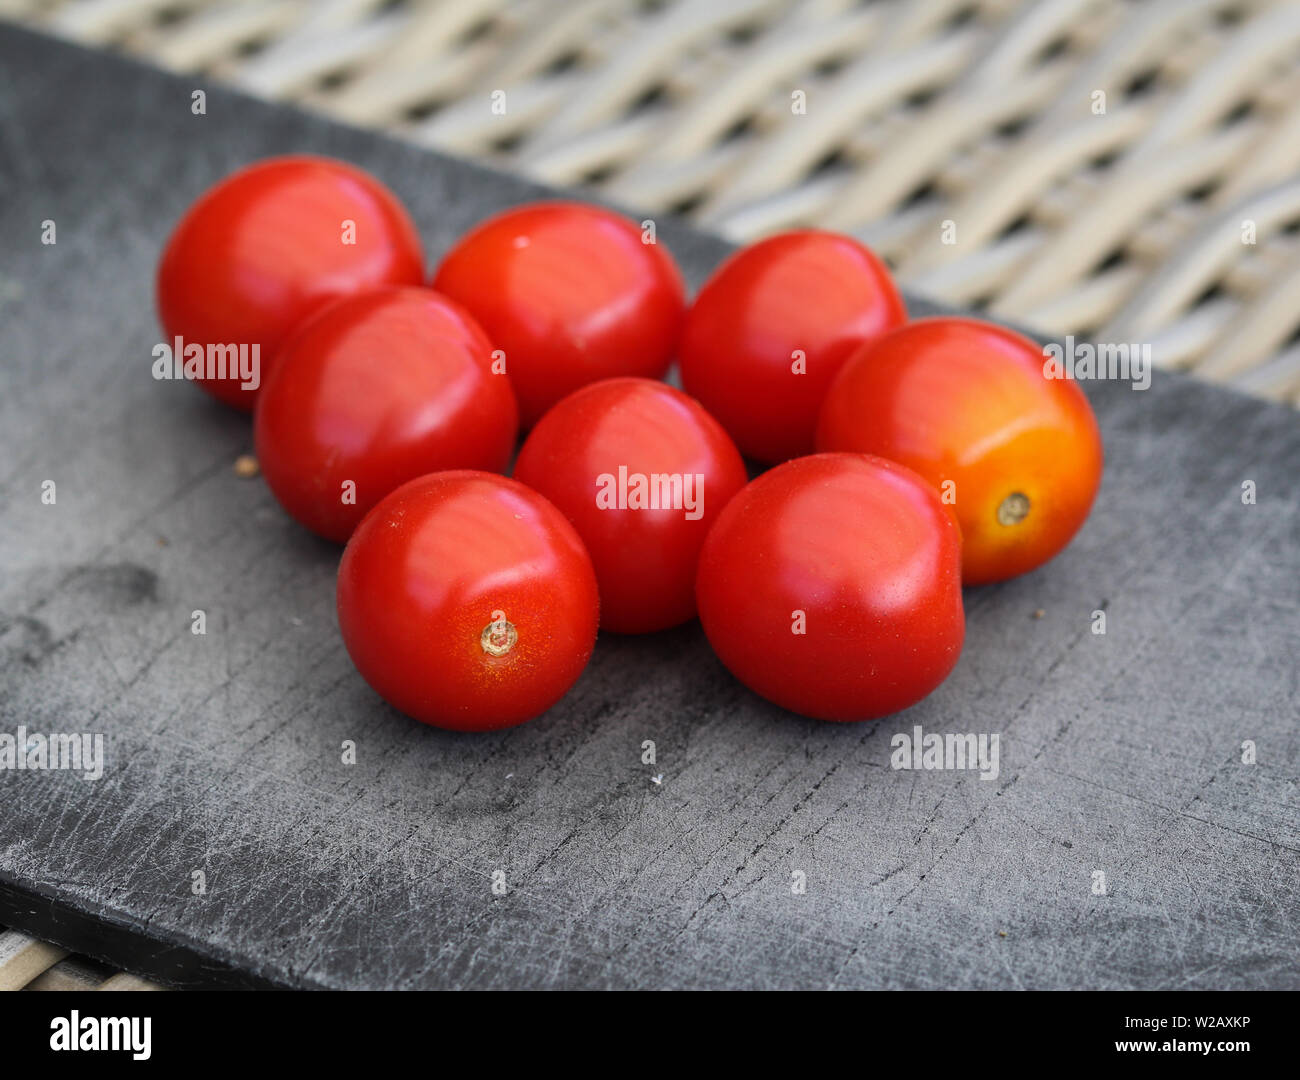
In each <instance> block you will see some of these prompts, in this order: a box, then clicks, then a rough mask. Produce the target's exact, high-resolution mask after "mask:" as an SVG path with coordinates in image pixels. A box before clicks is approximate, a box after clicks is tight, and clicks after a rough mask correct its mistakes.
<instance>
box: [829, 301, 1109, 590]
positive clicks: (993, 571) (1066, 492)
mask: <svg viewBox="0 0 1300 1080" xmlns="http://www.w3.org/2000/svg"><path fill="white" fill-rule="evenodd" d="M1043 364H1044V356H1043V350H1042V348H1041V347H1040V346H1038V345H1036V344H1035V343H1034V342H1032V341H1030V340H1029V339H1028V338H1026V337H1023V336H1021V335H1020V334H1017V333H1015V332H1014V331H1011V330H1007V329H1004V328H1003V327H1000V326H994V325H991V324H989V323H984V322H980V321H978V320H975V319H963V318H955V317H944V318H934V319H921V320H919V321H917V322H914V323H911V324H909V325H908V326H905V327H903V328H902V329H901V330H895V331H894V332H893V333H892V334H889V335H887V336H886V337H883V338H881V339H880V340H879V341H877V342H874V343H872V344H869V345H867V346H864V347H863V348H862V349H861V350H860V351H859V352H858V353H857V354H856V355H855V356H854V357H853V358H852V359H851V360H850V361H849V363H848V364H846V365H845V367H844V370H843V371H842V372H840V375H839V377H838V378H837V379H836V381H835V383H834V385H833V386H832V387H831V390H830V392H829V394H827V397H826V403H825V406H824V407H823V409H822V414H821V420H820V423H819V425H818V431H817V447H818V449H819V450H856V451H861V452H863V453H869V454H879V455H881V456H882V457H887V458H889V459H890V460H892V461H898V462H902V463H903V464H904V465H907V466H908V467H909V468H911V469H914V470H915V471H916V472H918V473H920V474H921V475H922V476H924V477H925V478H926V479H927V480H928V481H930V483H931V484H933V485H935V486H936V487H937V488H939V490H940V491H941V492H943V493H944V499H945V502H946V503H947V504H948V507H949V511H950V512H951V513H953V514H954V516H955V518H956V520H957V521H958V523H959V524H960V526H961V531H962V537H963V554H962V575H963V577H964V579H965V582H966V584H968V585H981V584H985V583H987V582H991V581H1002V580H1004V579H1006V578H1010V577H1014V576H1015V575H1017V574H1023V573H1025V572H1026V571H1028V570H1032V569H1034V567H1036V566H1040V565H1042V564H1043V563H1045V562H1046V561H1047V560H1048V559H1050V558H1052V556H1054V555H1056V554H1057V553H1058V552H1059V551H1060V550H1061V549H1062V548H1064V547H1065V545H1066V544H1068V543H1069V542H1070V539H1071V538H1072V537H1073V536H1074V534H1075V533H1076V532H1078V530H1079V527H1080V526H1081V525H1082V524H1083V522H1084V519H1085V518H1087V516H1088V511H1089V509H1090V508H1091V507H1092V501H1093V499H1094V497H1095V496H1096V494H1097V488H1098V486H1099V485H1100V484H1101V469H1102V447H1101V435H1100V433H1099V432H1098V430H1097V420H1096V418H1095V417H1094V416H1093V413H1092V408H1091V406H1089V404H1088V399H1087V398H1086V397H1085V396H1084V394H1083V392H1082V391H1081V390H1080V389H1079V387H1078V386H1077V385H1075V383H1074V382H1073V381H1071V380H1067V379H1050V378H1047V377H1045V375H1044V369H1043Z"/></svg>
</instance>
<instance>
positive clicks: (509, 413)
mask: <svg viewBox="0 0 1300 1080" xmlns="http://www.w3.org/2000/svg"><path fill="white" fill-rule="evenodd" d="M517 432H518V414H517V411H516V408H515V400H514V394H513V392H512V391H511V389H510V382H509V380H508V379H507V378H506V376H505V375H504V374H503V373H501V372H498V371H494V370H493V366H492V346H491V345H490V344H489V342H488V340H487V337H486V336H485V335H484V333H483V331H482V330H481V329H480V328H479V326H478V325H477V324H476V323H475V322H474V320H473V319H472V318H471V317H470V316H469V314H468V312H466V311H465V310H464V309H463V308H461V307H460V306H459V305H457V304H455V303H453V302H452V301H451V300H448V299H447V298H446V297H444V296H439V295H438V294H437V293H435V292H434V291H433V290H431V289H426V288H421V287H412V286H408V287H405V288H398V287H389V288H384V289H376V290H372V291H370V292H365V293H360V294H358V295H356V296H352V297H348V298H346V299H343V300H338V301H335V302H334V303H333V304H331V305H329V306H328V307H327V308H325V309H324V310H323V311H321V312H319V313H318V314H317V315H315V316H314V317H313V318H311V319H309V320H308V321H307V322H306V323H305V324H304V325H303V326H301V327H300V328H299V330H298V331H297V332H296V333H295V334H294V335H293V336H292V337H290V339H289V340H288V341H287V342H286V343H285V345H284V347H283V348H282V350H281V353H280V356H279V359H278V362H277V363H276V365H275V368H274V370H273V371H272V372H271V373H270V376H269V377H268V378H267V381H266V385H265V386H264V387H263V388H262V392H261V395H260V397H259V398H258V402H257V411H256V415H255V417H254V424H253V433H254V439H255V443H256V449H257V459H258V462H259V464H260V465H261V468H262V473H263V475H264V476H265V477H266V481H267V483H268V484H269V485H270V487H271V491H272V492H273V493H274V494H275V497H276V498H277V499H278V500H279V501H280V504H281V505H282V506H283V507H284V508H285V509H286V510H287V511H288V512H289V513H290V514H291V515H292V516H293V517H294V518H295V519H296V520H297V521H299V522H301V523H302V524H303V525H305V526H306V527H307V528H309V529H311V530H312V531H313V532H316V533H319V534H320V535H321V536H324V537H326V538H328V539H330V540H337V541H340V542H342V541H344V540H346V539H347V538H348V537H349V536H350V535H351V534H352V530H353V529H354V528H356V526H357V524H358V523H359V522H360V521H361V519H362V517H364V516H365V514H366V512H367V511H369V510H370V508H371V507H373V506H374V505H375V504H376V503H378V502H379V500H380V499H382V498H383V497H384V496H385V495H387V494H388V493H389V492H391V491H393V490H394V489H395V488H397V487H399V486H400V485H402V484H404V483H405V482H406V481H408V480H413V479H414V478H415V477H417V476H421V475H423V474H424V473H430V472H436V471H438V470H440V469H479V470H484V471H489V472H504V471H505V469H506V466H507V465H508V464H509V463H510V455H511V453H512V452H513V450H514V445H515V437H516V435H517Z"/></svg>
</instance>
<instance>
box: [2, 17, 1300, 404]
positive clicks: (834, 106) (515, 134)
mask: <svg viewBox="0 0 1300 1080" xmlns="http://www.w3.org/2000/svg"><path fill="white" fill-rule="evenodd" d="M0 13H2V14H7V15H9V16H11V17H15V18H18V19H20V20H22V21H25V22H28V23H29V24H32V25H35V26H38V27H42V28H44V29H47V30H50V31H53V32H55V33H58V34H61V35H65V36H67V37H70V38H73V39H76V40H78V41H82V42H86V43H92V44H96V45H102V46H104V47H109V48H114V49H120V50H122V51H124V52H127V53H130V54H134V55H136V56H139V57H142V58H145V59H148V60H149V61H151V62H153V63H156V64H159V65H162V66H165V67H168V68H172V69H175V70H177V71H183V72H202V73H204V75H205V76H211V77H215V78H220V79H222V80H225V81H227V82H230V83H233V84H235V85H237V86H240V87H243V88H244V89H246V90H249V91H251V92H253V93H255V94H258V95H261V96H264V97H268V98H274V99H282V100H287V101H294V102H297V103H300V104H303V105H306V106H309V107H311V108H316V109H320V110H322V111H324V112H327V113H329V114H332V115H334V116H336V117H340V118H342V119H344V120H348V121H350V122H353V123H357V124H362V125H372V126H375V127H381V128H386V129H388V130H390V131H393V132H396V133H398V134H400V135H402V136H404V137H406V138H409V139H411V140H413V141H415V142H417V143H421V144H424V145H428V146H435V147H438V148H440V149H445V150H450V151H452V152H455V153H459V154H463V155H469V156H475V157H479V158H484V159H487V160H490V161H492V162H494V163H495V164H498V165H500V166H502V167H504V168H506V169H510V170H514V171H517V172H522V173H526V174H528V175H530V176H533V177H536V178H538V179H540V180H544V181H550V182H554V183H560V184H568V185H580V186H584V187H587V188H589V189H591V190H594V191H598V192H600V193H601V194H602V195H603V196H605V197H607V198H611V199H615V200H618V201H621V202H623V203H625V204H628V205H630V206H634V207H637V208H644V209H646V210H649V211H659V210H674V211H678V212H684V213H686V214H687V215H688V216H690V217H692V218H694V219H695V220H696V221H698V222H699V223H701V224H703V225H705V226H707V227H710V228H713V229H715V230H719V231H721V232H723V233H725V234H727V235H729V236H731V237H733V238H735V239H738V240H740V239H747V238H752V237H756V236H759V235H763V234H766V233H769V232H772V231H776V230H779V229H783V228H787V227H790V226H796V225H821V226H826V227H830V228H835V229H841V230H844V231H847V232H850V233H852V234H854V235H856V236H858V237H860V238H861V239H863V240H865V241H866V242H868V243H869V244H871V245H872V246H874V247H875V248H876V249H877V250H878V251H880V252H881V253H882V254H883V255H884V256H885V257H886V258H887V259H888V260H889V261H890V263H891V264H892V265H893V266H894V267H895V268H896V270H897V271H898V273H899V275H900V277H901V279H902V280H903V281H904V282H905V283H906V284H907V285H909V286H910V287H911V288H913V289H915V290H917V291H919V292H923V293H926V294H929V295H932V296H935V297H938V298H942V299H946V300H949V301H952V302H955V303H959V304H964V305H973V306H976V307H980V308H985V309H987V310H989V311H991V312H993V313H995V314H997V315H1001V316H1004V317H1007V318H1010V319H1014V320H1017V321H1019V322H1021V323H1024V324H1027V325H1030V326H1037V327H1040V328H1042V329H1044V330H1048V331H1051V332H1055V333H1074V334H1077V335H1090V336H1092V337H1095V338H1097V339H1099V340H1101V341H1105V342H1136V343H1144V344H1150V345H1151V346H1152V348H1153V352H1154V356H1155V359H1156V362H1157V363H1158V364H1162V365H1166V366H1171V367H1179V368H1190V369H1192V370H1194V371H1195V372H1196V373H1197V374H1199V375H1201V376H1204V377H1206V378H1210V379H1218V380H1226V381H1230V382H1233V383H1235V384H1237V385H1239V386H1241V387H1243V388H1245V389H1248V390H1251V391H1253V392H1256V393H1261V394H1265V395H1267V396H1271V397H1276V398H1281V399H1284V400H1289V401H1291V402H1293V403H1300V235H1298V234H1300V0H1232V2H1228V0H1146V2H1138V0H1127V2H1125V0H1039V2H1036V3H1026V2H1018V0H878V2H874V3H861V2H850V0H805V2H790V0H786V2H779V3H774V2H771V0H714V2H710V3H703V2H694V3H692V2H677V3H636V2H632V0H568V2H563V0H513V2H507V0H405V2H391V0H390V2H381V0H317V2H305V0H218V2H206V3H202V2H191V0H65V2H44V3H42V2H27V0H0ZM1102 95H1104V101H1103V99H1102ZM1103 107H1104V111H1101V109H1102V108H1103ZM945 222H948V223H951V224H949V226H948V229H947V232H946V233H945V231H944V223H945ZM945 239H946V240H948V241H955V242H944V241H945Z"/></svg>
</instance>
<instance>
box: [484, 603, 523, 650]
mask: <svg viewBox="0 0 1300 1080" xmlns="http://www.w3.org/2000/svg"><path fill="white" fill-rule="evenodd" d="M492 615H493V620H492V622H490V623H488V624H487V626H485V627H483V633H482V634H480V635H479V639H478V640H479V644H480V645H482V646H483V651H484V652H485V653H487V654H488V655H489V656H505V654H506V653H508V652H509V651H510V650H511V649H513V648H514V647H515V643H516V642H517V641H518V640H519V631H518V630H516V629H515V624H514V623H512V622H510V621H509V620H508V619H507V618H506V617H505V615H504V614H502V613H501V612H499V611H494V612H493V613H492Z"/></svg>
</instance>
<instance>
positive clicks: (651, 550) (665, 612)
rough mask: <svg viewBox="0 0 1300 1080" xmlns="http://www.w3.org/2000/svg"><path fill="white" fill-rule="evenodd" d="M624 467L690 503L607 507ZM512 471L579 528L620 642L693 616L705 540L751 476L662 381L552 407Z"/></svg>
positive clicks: (603, 387)
mask: <svg viewBox="0 0 1300 1080" xmlns="http://www.w3.org/2000/svg"><path fill="white" fill-rule="evenodd" d="M620 468H623V469H626V470H627V476H628V477H629V478H631V477H633V476H635V475H636V474H640V475H641V476H645V477H647V478H649V477H651V476H652V475H653V474H668V475H676V476H677V477H680V478H682V483H683V485H684V486H683V488H682V490H683V492H684V496H683V500H682V501H683V505H682V507H681V508H678V509H671V508H660V509H645V508H635V507H632V506H629V507H627V508H619V507H618V506H617V505H613V506H611V505H610V503H609V501H608V496H609V494H610V493H611V490H612V489H613V488H615V487H616V486H617V480H618V477H619V475H620V473H619V470H620ZM514 475H515V479H516V480H520V481H522V482H523V483H525V484H527V485H528V486H529V487H531V488H533V489H534V490H536V491H540V492H541V493H542V494H543V495H545V496H546V497H547V498H548V499H550V500H551V502H553V503H554V504H555V505H556V506H557V507H559V509H560V510H561V511H562V512H563V513H564V515H565V516H566V517H567V518H568V519H569V521H570V522H571V523H572V524H573V527H574V528H575V529H577V531H578V535H579V536H581V537H582V539H583V541H584V542H585V543H586V545H587V550H588V551H589V552H590V553H591V560H592V564H593V565H594V566H595V568H596V580H597V582H598V583H599V585H600V625H601V629H603V630H612V631H615V632H616V633H621V634H642V633H647V632H650V631H653V630H663V629H666V628H668V627H670V626H677V625H678V624H680V623H683V622H686V621H687V620H688V619H690V618H692V617H693V616H694V615H695V568H696V564H697V563H698V561H699V555H700V548H701V546H703V544H704V537H705V536H706V535H707V533H708V531H709V526H710V525H712V524H713V522H714V521H715V520H716V519H717V516H718V514H719V513H720V512H721V510H722V508H723V506H725V505H726V503H727V502H728V501H730V499H731V497H732V496H733V495H735V494H736V492H738V491H739V490H740V489H741V488H743V487H744V486H745V483H746V481H747V480H748V475H747V474H746V472H745V463H744V462H743V461H742V460H741V457H740V453H739V451H738V450H737V449H736V447H735V444H733V443H732V441H731V439H730V438H728V436H727V433H726V432H725V431H723V430H722V427H721V425H720V424H718V422H717V421H716V420H714V419H713V417H711V416H710V415H709V414H708V413H707V412H705V411H704V408H703V407H702V406H701V405H700V404H699V403H698V402H696V401H695V400H693V399H692V398H690V397H687V396H686V395H685V394H683V393H682V392H681V391H680V390H677V389H675V388H673V387H671V386H668V385H667V384H666V383H661V382H655V381H654V380H652V379H639V378H631V377H628V378H619V379H606V380H604V381H602V382H598V383H592V384H591V385H590V386H585V387H583V388H582V389H580V390H577V391H575V392H574V393H572V394H570V395H569V396H568V397H566V398H565V399H564V400H563V401H561V402H560V403H559V404H558V405H556V406H555V407H554V408H552V409H551V410H550V411H549V412H548V413H547V414H546V415H545V416H543V417H542V419H541V421H540V422H539V423H538V424H537V426H536V427H534V428H533V430H532V433H531V434H530V435H529V436H528V438H527V439H526V440H525V442H524V446H523V449H522V450H521V451H520V452H519V458H518V460H517V461H516V462H515V472H514ZM688 477H689V478H691V479H690V480H689V481H687V479H686V478H688ZM688 482H689V484H690V487H689V488H686V487H685V485H686V484H687V483H688ZM598 490H600V491H602V492H603V494H604V495H605V496H606V499H605V505H604V506H603V507H602V506H601V505H598V501H597V492H598ZM625 490H626V489H625ZM634 499H635V496H631V497H629V498H628V499H627V500H626V501H627V502H628V503H632V502H633V501H634ZM661 501H662V500H661ZM687 503H689V504H690V506H693V507H694V509H691V508H690V506H687ZM697 512H698V514H699V516H698V517H694V518H688V517H687V516H686V515H687V513H697Z"/></svg>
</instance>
